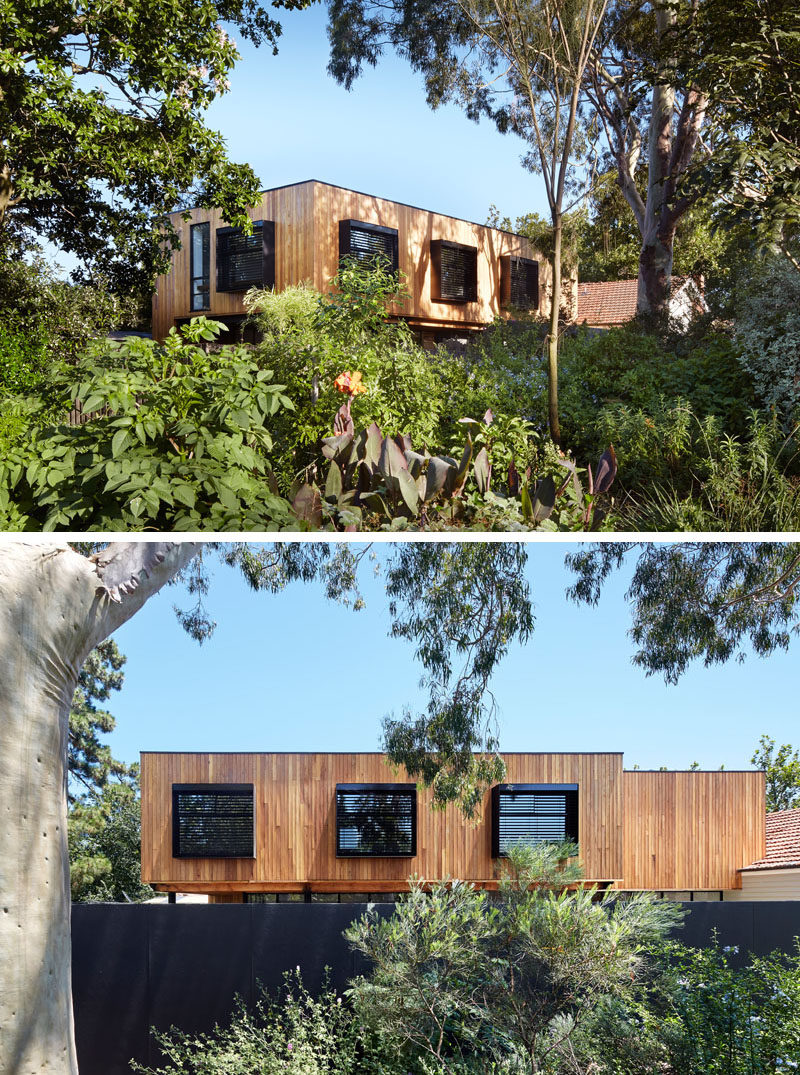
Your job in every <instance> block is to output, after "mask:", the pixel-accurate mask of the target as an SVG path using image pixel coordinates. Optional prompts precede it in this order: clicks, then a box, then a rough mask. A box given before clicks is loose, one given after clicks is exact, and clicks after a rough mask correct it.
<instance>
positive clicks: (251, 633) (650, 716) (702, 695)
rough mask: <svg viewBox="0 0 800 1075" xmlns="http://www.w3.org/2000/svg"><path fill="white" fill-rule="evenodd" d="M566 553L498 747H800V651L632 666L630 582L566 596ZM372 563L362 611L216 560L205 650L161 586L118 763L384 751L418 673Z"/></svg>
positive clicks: (635, 754) (128, 701) (139, 638)
mask: <svg viewBox="0 0 800 1075" xmlns="http://www.w3.org/2000/svg"><path fill="white" fill-rule="evenodd" d="M571 544H573V546H574V543H571ZM568 547H569V546H567V545H564V544H561V543H536V544H532V545H531V546H530V549H529V566H528V576H529V578H530V581H531V584H532V589H533V597H534V603H535V614H536V629H535V631H534V634H533V637H532V639H531V640H530V641H529V643H528V644H527V645H525V646H524V647H523V646H517V647H515V648H514V649H513V651H512V652H511V653H510V655H509V656H508V657H507V658H506V660H505V662H504V663H503V665H502V666H501V668H500V671H499V672H498V674H497V675H496V676H495V679H494V681H493V690H494V693H495V696H496V699H497V703H498V707H499V725H500V742H501V748H502V749H507V750H531V751H540V750H541V751H558V750H565V751H581V750H587V751H604V750H615V751H623V752H624V755H625V759H624V760H625V765H626V766H627V767H631V766H633V764H634V763H638V764H639V765H640V766H641V767H642V768H657V767H658V766H659V765H667V766H669V767H670V768H685V767H686V766H687V765H688V764H689V763H690V762H691V761H693V760H697V761H698V762H700V764H701V766H703V767H704V768H718V767H719V766H720V765H721V764H724V765H725V766H726V767H727V768H748V767H749V758H750V757H751V755H752V753H753V750H754V748H755V746H756V743H757V741H758V738H759V736H760V735H761V733H762V732H766V733H768V734H770V735H772V736H773V738H775V739H776V740H777V741H778V742H779V743H781V742H793V743H794V744H795V745H800V736H799V735H798V721H797V718H798V704H797V696H798V690H797V688H798V664H797V651H796V649H795V650H794V651H792V650H790V651H789V653H788V654H782V653H781V654H776V655H774V656H772V657H770V658H769V659H767V660H760V659H758V658H756V657H750V658H749V659H748V660H747V661H746V662H745V663H744V664H742V665H740V664H728V665H725V666H722V667H717V668H713V669H704V668H703V667H702V666H698V667H696V668H693V669H692V670H691V671H690V672H689V674H687V675H686V676H685V677H684V678H683V679H682V680H681V682H680V684H679V685H678V686H674V687H670V686H666V685H665V684H664V682H663V681H662V680H660V679H657V678H654V677H650V678H647V677H645V675H644V674H643V673H642V672H641V671H639V670H638V669H636V668H635V667H634V666H633V665H632V664H631V656H632V652H633V650H632V647H631V644H630V642H629V640H628V638H627V637H626V631H627V629H628V626H629V619H628V610H627V608H626V605H625V601H624V591H625V577H624V575H621V576H619V577H617V578H616V579H614V580H613V582H612V584H611V585H610V586H609V587H608V589H607V592H606V593H605V596H604V597H603V599H602V601H601V602H600V604H599V605H598V607H597V608H594V609H590V608H586V607H577V606H575V605H574V604H572V603H571V602H568V601H567V600H566V598H565V596H564V589H565V587H566V585H567V584H568V583H569V581H570V575H569V573H568V572H567V570H566V569H565V568H564V566H563V561H564V554H565V552H566V551H568ZM382 554H383V553H382V551H381V550H379V558H380V556H381V555H382ZM370 570H371V569H370ZM370 570H368V571H367V572H365V573H364V578H365V580H366V582H365V587H364V590H365V597H366V600H367V608H366V610H364V611H362V612H358V613H354V612H352V611H349V610H347V609H344V608H342V607H341V606H338V605H335V604H331V603H330V602H328V601H326V600H325V598H324V596H323V595H322V594H321V591H320V589H319V587H317V586H306V587H303V586H300V585H295V586H293V587H291V588H289V589H287V590H286V591H285V592H284V593H283V594H281V595H279V596H278V597H272V596H268V595H266V594H253V593H251V592H250V591H248V590H247V589H246V587H245V586H244V584H243V583H242V582H241V580H240V579H239V577H238V576H237V575H236V574H235V573H233V572H232V571H231V570H229V569H227V568H223V567H221V566H217V567H215V569H214V576H215V577H214V584H213V586H212V591H211V595H210V597H209V608H210V611H211V612H212V614H213V616H214V618H215V619H216V620H217V621H218V628H217V631H216V633H215V635H214V637H213V638H212V639H211V640H210V641H208V642H206V643H205V644H204V645H203V646H202V647H201V646H198V645H197V643H195V642H193V641H191V640H190V639H189V638H188V637H187V636H186V635H184V634H183V632H182V631H181V629H180V627H179V626H178V624H177V623H176V621H175V617H174V614H173V612H172V605H173V604H174V603H175V602H178V603H180V600H181V594H180V593H179V592H178V589H177V588H174V587H173V588H170V589H167V590H165V591H162V593H161V594H159V595H158V596H156V597H155V598H153V599H152V600H151V601H150V602H149V604H148V605H147V606H146V607H145V608H144V610H143V611H142V612H141V613H139V614H138V615H137V616H136V617H135V618H134V619H133V620H132V621H131V622H130V623H129V624H127V625H126V626H125V627H124V628H123V629H122V630H120V631H119V632H118V633H117V634H116V636H115V637H116V640H117V642H118V644H119V646H120V648H121V650H122V651H123V653H125V654H126V655H127V657H128V664H127V666H126V680H125V685H124V687H123V689H122V691H121V693H120V694H119V695H118V696H116V697H115V698H114V699H113V700H112V704H111V706H110V708H111V710H112V712H113V713H114V714H115V716H116V717H117V719H118V727H117V730H116V731H115V732H114V733H113V735H112V737H111V739H110V742H111V746H112V750H113V752H114V753H115V755H116V756H117V757H121V758H123V759H125V760H127V761H134V760H136V759H137V757H138V753H139V751H140V750H215V749H216V750H229V751H230V750H233V751H235V750H257V751H259V750H263V751H272V750H275V751H280V750H321V751H325V750H343V751H347V750H376V749H379V748H380V723H381V718H382V717H383V716H384V715H386V714H390V713H392V712H395V713H400V712H401V711H402V709H403V707H404V706H405V705H414V703H415V702H419V701H421V695H420V694H419V691H418V686H417V684H418V679H419V674H420V673H419V667H418V666H417V665H416V663H415V662H414V659H413V651H412V648H411V646H410V645H408V644H407V643H405V642H402V641H398V640H392V639H389V638H387V636H386V633H387V629H388V623H389V620H388V613H387V610H386V601H385V598H384V596H383V592H382V583H381V581H380V578H378V579H374V578H372V576H371V574H370Z"/></svg>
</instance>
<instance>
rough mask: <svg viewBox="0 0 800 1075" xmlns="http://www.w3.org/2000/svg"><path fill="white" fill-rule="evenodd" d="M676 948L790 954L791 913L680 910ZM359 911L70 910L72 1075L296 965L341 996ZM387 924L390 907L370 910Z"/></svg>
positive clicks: (781, 908) (796, 918) (728, 906)
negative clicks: (327, 977) (327, 979)
mask: <svg viewBox="0 0 800 1075" xmlns="http://www.w3.org/2000/svg"><path fill="white" fill-rule="evenodd" d="M684 906H685V907H686V908H687V910H688V911H689V914H688V915H687V917H686V920H685V924H684V927H683V929H682V930H681V931H680V939H681V940H682V941H683V942H684V943H685V944H689V945H697V946H701V945H704V944H707V943H708V942H709V940H710V938H711V934H712V930H714V929H716V930H717V932H718V938H719V943H720V944H723V945H738V946H739V948H740V949H741V950H742V952H745V951H751V952H755V953H756V954H757V955H765V954H766V953H767V952H770V951H772V950H773V949H775V948H779V949H782V950H784V951H791V950H792V949H793V938H794V936H795V935H796V934H800V902H797V903H789V902H787V903H738V902H736V903H690V904H685V905H684ZM365 910H366V906H365V905H364V904H352V903H351V904H335V903H331V904H326V903H312V904H305V903H284V904H281V903H276V904H241V905H238V904H220V905H216V906H215V905H210V906H202V905H200V906H198V905H195V906H188V907H187V906H184V907H181V906H175V905H173V906H163V905H162V906H142V905H139V906H124V905H118V904H84V905H77V906H75V907H73V909H72V945H73V963H72V983H73V996H74V1001H75V1024H76V1034H77V1044H78V1060H79V1065H80V1071H81V1075H129V1073H130V1068H129V1066H128V1061H129V1060H130V1059H131V1057H134V1058H135V1059H137V1060H138V1061H140V1062H141V1063H147V1064H155V1063H157V1062H159V1060H160V1057H159V1054H158V1050H157V1049H156V1047H155V1045H154V1043H153V1042H152V1041H151V1039H150V1034H149V1028H150V1027H151V1026H156V1027H158V1028H159V1029H166V1028H167V1027H169V1026H171V1025H175V1026H179V1027H180V1028H181V1029H182V1030H186V1031H189V1032H196V1031H200V1030H210V1029H211V1027H212V1026H213V1024H214V1023H215V1022H221V1021H224V1020H225V1019H226V1018H227V1017H228V1015H229V1014H230V1012H231V1010H232V1007H233V998H234V996H235V995H236V994H237V993H238V994H239V995H241V996H242V997H243V998H244V999H245V1000H246V1001H247V1002H248V1003H251V1002H252V1001H253V999H254V997H255V996H256V995H257V992H258V983H259V982H261V983H263V984H264V985H265V986H266V987H267V988H268V989H270V990H274V989H276V988H277V987H278V986H279V985H280V983H281V979H282V975H283V972H284V971H286V970H291V969H292V968H294V967H296V966H299V967H300V971H301V974H302V976H303V981H304V983H305V984H306V986H307V987H308V988H309V990H310V991H311V992H315V991H317V990H318V989H319V987H320V983H321V982H322V978H323V975H324V970H325V967H326V965H327V966H329V967H330V968H331V982H332V984H333V985H334V986H335V987H336V988H337V989H343V988H344V987H345V985H346V982H347V979H348V978H351V977H353V976H354V975H355V974H358V973H361V972H362V971H363V970H364V966H363V963H362V961H361V959H360V957H358V956H357V955H356V954H355V953H353V952H351V951H350V950H349V948H348V945H347V943H346V942H345V940H344V939H343V937H342V930H344V929H345V928H346V926H347V925H348V924H349V923H350V922H351V921H352V920H353V919H354V918H357V917H359V916H360V915H361V914H363V913H364V911H365ZM381 910H382V912H383V913H385V914H387V915H389V914H391V913H392V911H393V906H392V905H391V904H384V905H382V907H381Z"/></svg>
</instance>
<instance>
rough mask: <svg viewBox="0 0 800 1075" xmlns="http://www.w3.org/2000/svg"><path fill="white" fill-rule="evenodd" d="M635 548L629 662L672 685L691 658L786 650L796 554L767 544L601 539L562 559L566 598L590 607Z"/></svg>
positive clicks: (799, 605) (794, 602) (798, 613)
mask: <svg viewBox="0 0 800 1075" xmlns="http://www.w3.org/2000/svg"><path fill="white" fill-rule="evenodd" d="M634 550H635V552H636V557H637V558H636V563H635V566H634V570H633V575H632V579H631V583H630V586H629V588H628V592H627V595H626V596H627V599H628V602H629V604H630V606H631V609H632V616H633V627H632V629H631V637H632V639H633V641H634V643H635V645H636V647H637V651H636V654H635V655H634V658H633V662H634V664H637V665H639V667H641V668H644V669H645V672H646V673H647V675H653V674H655V673H658V674H660V675H663V676H664V678H665V680H666V681H667V682H668V683H676V682H677V681H678V679H679V678H680V677H681V675H683V673H684V672H685V671H686V669H687V667H688V666H689V664H690V662H691V661H693V660H695V659H698V658H702V660H703V663H704V664H705V665H706V666H710V665H713V664H723V663H724V662H725V661H727V660H730V659H731V658H732V657H734V656H736V657H737V659H739V660H742V659H743V658H744V653H745V649H744V647H745V645H747V644H749V646H750V647H752V649H753V651H754V652H755V653H756V654H757V655H758V656H761V657H766V656H768V655H769V654H770V653H773V652H774V651H775V650H781V649H787V648H788V646H789V642H790V640H791V638H792V636H793V635H796V633H797V625H798V622H800V552H798V548H797V546H796V545H795V544H791V543H776V542H769V541H745V542H726V543H719V542H687V543H683V544H679V545H676V544H673V545H659V544H656V543H642V544H639V545H633V544H631V543H628V542H622V541H617V542H608V543H606V544H604V545H600V546H589V547H587V548H584V549H582V550H581V551H580V552H576V553H570V554H569V555H568V556H567V559H566V562H567V565H568V566H569V567H570V568H572V570H573V571H574V572H575V574H576V581H575V583H574V585H573V586H572V587H571V588H570V589H569V590H568V595H569V596H570V597H571V598H572V599H573V600H575V601H579V602H587V603H589V604H596V603H597V601H598V600H599V598H600V594H601V592H602V588H603V586H604V585H605V583H606V581H607V580H608V578H609V576H610V575H611V573H612V572H613V571H614V570H616V569H617V568H619V567H620V566H621V564H622V563H623V561H624V560H625V557H626V556H627V555H628V554H629V553H632V552H633V551H634Z"/></svg>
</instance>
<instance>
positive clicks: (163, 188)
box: [0, 0, 307, 290]
mask: <svg viewBox="0 0 800 1075" xmlns="http://www.w3.org/2000/svg"><path fill="white" fill-rule="evenodd" d="M306 3H307V0H276V2H275V3H274V6H275V7H283V8H300V7H304V6H305V5H306ZM225 26H227V27H229V28H232V27H235V28H236V29H237V30H238V32H239V33H241V35H242V37H244V38H246V39H248V40H249V41H251V42H253V43H254V44H256V45H258V44H260V43H262V42H266V43H267V44H269V45H271V46H272V47H273V48H274V46H275V42H276V41H277V38H278V35H279V34H280V26H279V24H278V23H277V22H275V20H274V19H273V18H271V17H270V15H269V14H268V13H267V12H266V11H265V10H264V8H263V7H261V6H260V5H259V3H258V0H25V2H24V3H18V2H17V0H0V131H2V138H1V139H0V240H3V239H5V240H6V241H8V239H9V234H10V232H9V229H11V231H12V232H17V233H18V232H19V231H20V229H23V230H29V231H30V232H33V233H34V234H35V235H36V236H38V237H40V238H45V239H48V240H50V241H52V242H54V243H56V244H57V245H58V246H60V247H61V248H63V249H64V250H67V251H70V252H71V253H73V254H75V255H77V257H78V258H79V259H81V260H82V261H83V262H84V263H85V264H86V266H87V268H88V269H89V271H97V272H99V273H100V275H102V276H104V277H106V278H110V279H112V280H114V281H115V282H116V283H117V285H118V286H119V287H120V288H121V289H123V290H125V289H127V288H129V287H130V286H131V285H132V284H133V283H139V282H140V281H141V280H142V279H144V280H145V281H149V279H151V278H152V275H153V273H154V272H155V271H157V270H160V269H161V268H163V267H164V265H165V264H166V262H165V257H166V256H167V255H168V253H169V250H170V241H171V240H172V239H174V236H170V234H169V232H167V234H166V239H167V242H166V243H165V242H164V239H165V233H164V231H163V228H164V214H166V213H168V212H170V211H172V210H174V209H175V208H180V207H181V206H186V205H187V204H192V203H194V204H200V205H219V206H220V207H221V208H222V209H223V213H224V215H225V216H226V218H227V219H228V220H229V221H230V222H231V223H233V224H242V223H244V222H245V220H246V214H245V209H246V207H247V206H248V205H252V204H253V203H254V201H255V200H256V196H257V193H258V178H257V177H256V175H255V174H254V173H253V170H252V169H251V168H250V167H249V166H248V165H237V164H233V163H231V162H230V161H229V160H228V158H227V154H226V149H225V144H224V141H223V139H222V137H221V135H219V134H218V133H216V132H215V131H212V130H210V129H209V128H208V127H206V125H205V123H204V119H203V114H204V112H205V111H206V109H207V108H208V106H209V105H210V104H211V102H212V101H213V100H214V99H215V98H216V97H217V96H219V95H220V94H222V93H225V92H226V91H227V90H228V89H229V88H230V83H229V75H230V72H231V69H232V67H233V65H234V62H235V61H236V59H237V56H238V53H237V49H236V44H235V42H234V40H233V39H232V38H231V36H230V35H229V33H228V30H226V29H225Z"/></svg>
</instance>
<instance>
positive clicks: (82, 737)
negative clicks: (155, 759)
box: [69, 638, 135, 801]
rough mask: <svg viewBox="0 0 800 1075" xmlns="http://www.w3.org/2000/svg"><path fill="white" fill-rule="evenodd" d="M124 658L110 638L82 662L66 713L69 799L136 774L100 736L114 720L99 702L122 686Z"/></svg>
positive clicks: (98, 790)
mask: <svg viewBox="0 0 800 1075" xmlns="http://www.w3.org/2000/svg"><path fill="white" fill-rule="evenodd" d="M125 660H126V658H125V657H124V656H123V655H122V654H121V653H120V652H119V649H118V648H117V644H116V642H115V641H114V640H113V638H107V639H106V640H105V641H104V642H101V643H100V645H99V646H97V647H96V648H95V649H93V650H92V652H91V653H90V654H89V656H88V657H87V658H86V660H85V661H84V663H83V667H82V668H81V671H80V674H79V676H78V686H77V687H76V688H75V693H74V694H73V696H72V705H71V706H70V711H69V779H70V786H71V791H70V798H71V799H72V800H73V801H74V800H75V799H76V798H77V797H78V795H81V796H84V795H86V794H87V793H94V792H102V790H103V789H104V788H105V787H106V785H107V784H108V782H109V779H110V778H112V777H113V778H114V779H115V780H116V781H117V782H120V781H124V780H125V778H126V777H129V776H132V775H134V774H135V769H134V767H132V766H129V765H126V764H125V763H124V762H121V761H117V760H116V759H115V758H114V757H113V756H112V754H111V748H110V747H109V746H108V744H106V743H103V742H102V741H101V739H100V736H101V735H108V734H109V733H110V732H113V730H114V728H115V727H116V721H115V720H114V717H113V716H112V715H111V713H109V712H108V710H106V709H99V708H98V705H97V703H98V702H106V701H108V699H109V698H110V697H111V692H112V691H118V690H120V688H121V687H122V681H123V678H124V673H123V671H122V666H123V665H124V664H125Z"/></svg>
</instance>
